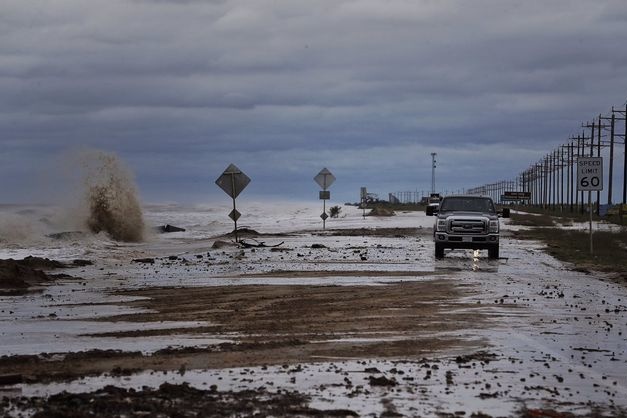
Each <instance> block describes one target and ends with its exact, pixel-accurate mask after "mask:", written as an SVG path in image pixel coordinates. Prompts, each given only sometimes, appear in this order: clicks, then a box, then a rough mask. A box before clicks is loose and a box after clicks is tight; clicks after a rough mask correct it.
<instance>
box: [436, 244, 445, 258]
mask: <svg viewBox="0 0 627 418" xmlns="http://www.w3.org/2000/svg"><path fill="white" fill-rule="evenodd" d="M443 257H444V246H443V245H441V244H435V258H443Z"/></svg>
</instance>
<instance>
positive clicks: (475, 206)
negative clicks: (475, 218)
mask: <svg viewBox="0 0 627 418" xmlns="http://www.w3.org/2000/svg"><path fill="white" fill-rule="evenodd" d="M450 211H460V212H483V213H495V212H496V211H495V210H494V205H493V204H492V201H491V200H490V199H484V198H480V197H448V198H446V199H444V200H443V201H442V203H441V204H440V213H442V212H450Z"/></svg>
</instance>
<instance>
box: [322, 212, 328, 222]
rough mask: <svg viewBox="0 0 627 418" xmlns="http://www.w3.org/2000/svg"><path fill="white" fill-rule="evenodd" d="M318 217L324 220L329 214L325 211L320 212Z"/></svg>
mask: <svg viewBox="0 0 627 418" xmlns="http://www.w3.org/2000/svg"><path fill="white" fill-rule="evenodd" d="M320 217H321V218H322V220H323V221H326V220H327V218H328V217H329V215H327V213H326V212H322V215H320Z"/></svg>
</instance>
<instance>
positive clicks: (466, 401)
mask: <svg viewBox="0 0 627 418" xmlns="http://www.w3.org/2000/svg"><path fill="white" fill-rule="evenodd" d="M411 231H412V230H411V229H406V228H404V229H395V228H389V229H386V230H379V231H378V232H376V233H372V232H371V233H360V231H359V229H355V230H353V231H348V232H342V233H333V232H331V233H320V234H315V235H313V234H309V233H299V234H293V235H290V236H281V237H280V240H281V241H284V244H283V245H281V246H280V247H274V248H270V247H268V248H263V247H260V248H246V249H241V248H238V247H237V246H225V247H222V248H219V249H212V248H211V243H210V242H206V243H192V244H189V243H187V244H185V245H187V247H186V251H185V253H184V254H181V253H180V252H178V253H177V254H176V255H172V252H173V248H174V247H173V246H169V247H168V246H164V247H160V248H153V249H146V250H144V251H139V250H138V249H137V248H136V247H132V248H133V252H132V253H130V254H129V255H128V256H127V259H126V260H123V261H120V258H116V259H115V260H113V261H107V260H101V261H99V262H98V263H96V265H94V266H85V267H84V268H82V270H81V276H83V277H90V278H92V280H93V282H90V283H89V284H88V285H87V286H83V287H85V288H86V289H84V290H82V289H80V288H77V287H72V285H64V284H58V285H55V286H57V287H54V286H53V287H51V288H50V289H49V292H50V293H48V294H49V295H53V296H52V298H47V299H43V298H44V297H45V295H42V296H41V298H42V300H41V301H40V300H39V299H36V298H37V297H36V296H34V297H32V298H31V299H29V300H28V301H30V302H29V303H33V304H34V305H37V304H40V305H37V306H40V308H38V309H54V312H55V315H56V318H48V317H46V316H45V315H42V316H43V317H44V318H39V319H37V318H30V319H29V318H28V317H27V316H26V315H22V316H19V315H18V316H17V317H16V316H15V315H13V316H12V317H11V316H9V318H13V322H14V323H16V324H27V323H29V321H33V320H34V321H44V323H45V324H48V325H49V326H52V325H55V326H56V325H64V326H67V327H68V328H67V329H68V330H71V331H68V332H69V334H72V333H75V334H72V335H69V334H68V335H66V336H65V337H64V338H67V345H66V346H67V347H68V349H67V352H55V351H52V352H50V351H49V352H47V353H41V352H30V353H29V351H28V350H22V348H24V347H26V344H27V342H28V341H29V340H28V338H31V337H33V338H35V337H36V336H37V335H36V334H33V335H27V336H24V337H23V338H24V339H23V341H24V343H22V344H23V345H19V344H17V343H16V344H17V345H15V349H14V350H15V353H14V354H16V355H8V356H5V357H3V358H0V374H1V375H3V376H5V377H6V378H7V379H8V380H7V381H9V382H10V381H11V378H12V379H14V380H13V383H12V384H5V385H4V386H2V387H1V390H2V391H3V393H4V394H5V396H6V397H5V398H4V400H3V403H2V407H3V408H4V411H5V413H8V414H13V413H17V412H19V411H27V410H30V411H35V412H37V413H40V414H44V415H41V416H46V414H48V415H52V414H53V413H58V414H64V413H67V410H65V409H63V408H64V404H67V403H68V402H71V403H72V404H73V405H76V407H77V410H80V411H84V412H81V413H83V414H94V415H95V416H110V415H111V414H112V413H114V411H115V414H118V413H119V414H128V415H130V416H132V415H133V414H135V415H137V416H139V415H142V416H157V415H158V412H157V411H164V410H165V411H168V410H169V409H167V408H169V407H170V406H174V405H176V407H177V410H178V411H182V412H181V413H183V414H198V413H200V414H204V413H206V411H207V410H208V409H211V410H213V411H216V412H215V414H216V416H232V415H237V414H238V413H239V414H241V415H247V414H248V413H249V411H253V410H254V411H260V414H261V415H274V416H276V415H295V416H310V415H320V416H330V415H334V416H351V415H359V416H472V415H473V414H474V415H475V416H488V415H489V416H570V415H569V414H574V415H596V416H621V415H624V409H623V408H624V407H625V402H624V401H623V399H625V395H627V391H626V390H625V381H624V375H625V374H624V373H623V372H624V371H625V369H626V366H625V364H626V363H625V361H626V357H625V351H624V350H625V349H624V346H625V344H624V342H625V339H624V336H623V331H624V329H625V327H626V326H627V323H626V322H625V312H627V309H626V308H625V301H626V300H627V297H626V296H625V291H624V289H622V288H620V287H615V285H614V284H612V283H611V282H609V281H604V280H603V277H600V276H599V277H596V276H593V275H590V274H584V273H578V272H572V271H570V270H569V269H568V267H567V266H564V265H562V264H561V263H558V262H556V261H555V260H553V259H552V258H551V257H549V256H547V255H546V254H545V253H544V252H543V251H542V248H541V246H540V245H538V244H535V243H529V242H521V241H517V240H515V239H509V240H506V241H505V242H504V243H503V244H504V248H503V251H502V253H503V254H504V257H503V258H502V259H501V260H497V261H490V260H487V258H486V257H485V255H483V254H477V253H473V252H472V251H456V252H450V253H447V254H446V257H445V259H443V260H441V261H438V262H436V261H435V260H434V259H433V256H432V251H433V249H432V247H431V245H430V236H429V235H428V233H425V232H424V231H421V230H419V229H414V230H413V231H414V233H413V234H412V232H411ZM264 240H267V241H268V242H270V241H271V240H272V237H264ZM177 248H179V249H180V248H181V247H180V246H179V247H177ZM133 259H136V260H137V259H142V260H151V262H145V263H144V262H142V263H138V262H135V263H133V262H132V260H133ZM64 286H70V287H69V288H71V289H72V291H73V292H74V295H73V297H72V298H69V297H68V298H65V297H64V293H63V289H69V288H68V287H64ZM90 286H95V287H91V288H90ZM55 292H56V293H55ZM90 292H92V293H90ZM79 295H83V296H84V297H85V300H84V301H83V302H82V304H80V303H79V304H78V305H77V304H76V302H75V301H76V300H77V299H80V298H79V297H78V296H79ZM87 295H91V296H89V298H88V297H87ZM97 295H100V296H97ZM72 301H74V302H72ZM601 301H602V302H601ZM4 303H5V305H3V307H6V301H5V302H4ZM113 306H115V307H116V308H115V309H114V308H112V307H113ZM96 311H99V312H101V313H102V312H106V314H104V315H102V314H96ZM77 312H78V313H79V314H80V315H83V313H84V312H91V313H93V315H92V316H93V318H92V319H91V320H90V322H88V323H84V326H81V327H79V328H77V329H76V330H75V329H74V328H72V327H71V326H70V325H71V324H72V323H79V322H80V321H83V320H84V317H80V315H79V314H76V313H77ZM80 323H81V324H83V322H80ZM146 324H154V326H152V325H151V326H146ZM11 332H13V331H12V328H6V331H5V333H8V334H6V335H9V334H10V333H11ZM11 335H12V334H11ZM79 340H80V344H75V342H74V341H79ZM19 341H22V340H19ZM85 341H94V347H93V348H98V346H97V344H99V345H101V347H104V346H106V347H113V348H114V349H113V350H102V349H99V350H94V349H91V350H85V349H84V348H85V347H87V346H85V345H84V342H85ZM148 341H149V342H150V344H147V343H146V342H148ZM212 341H213V342H212ZM155 342H157V344H153V343H155ZM116 346H117V347H118V349H115V347H116ZM21 347H22V348H21ZM72 347H77V348H74V349H73V348H72ZM78 347H80V348H78ZM131 347H133V348H131ZM149 347H150V348H149ZM20 350H22V351H23V353H22V354H23V355H17V354H19V353H20V352H21V351H20ZM20 382H21V383H20ZM125 399H126V400H127V401H124V402H121V400H125ZM101 400H102V401H103V402H104V400H108V402H106V404H107V405H110V408H109V409H107V407H105V406H103V404H102V403H101ZM125 402H126V403H125ZM212 402H213V403H212ZM122 404H124V405H125V406H123V407H122V406H120V405H122ZM90 405H91V406H90ZM98 405H100V406H98ZM81 408H85V409H81ZM111 408H120V409H111ZM203 411H204V412H203ZM220 414H221V415H220Z"/></svg>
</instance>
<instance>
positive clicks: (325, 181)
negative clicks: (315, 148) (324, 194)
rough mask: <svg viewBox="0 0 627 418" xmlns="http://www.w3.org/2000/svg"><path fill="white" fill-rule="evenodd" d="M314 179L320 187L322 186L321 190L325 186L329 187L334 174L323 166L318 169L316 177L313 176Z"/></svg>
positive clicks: (324, 188)
mask: <svg viewBox="0 0 627 418" xmlns="http://www.w3.org/2000/svg"><path fill="white" fill-rule="evenodd" d="M314 181H315V182H316V183H318V185H319V186H320V187H322V190H326V189H327V188H329V187H331V185H332V184H333V182H334V181H335V176H334V175H333V174H331V172H330V171H329V170H328V169H327V168H326V167H325V168H323V169H322V170H320V172H319V173H318V175H317V176H316V177H314Z"/></svg>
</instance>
